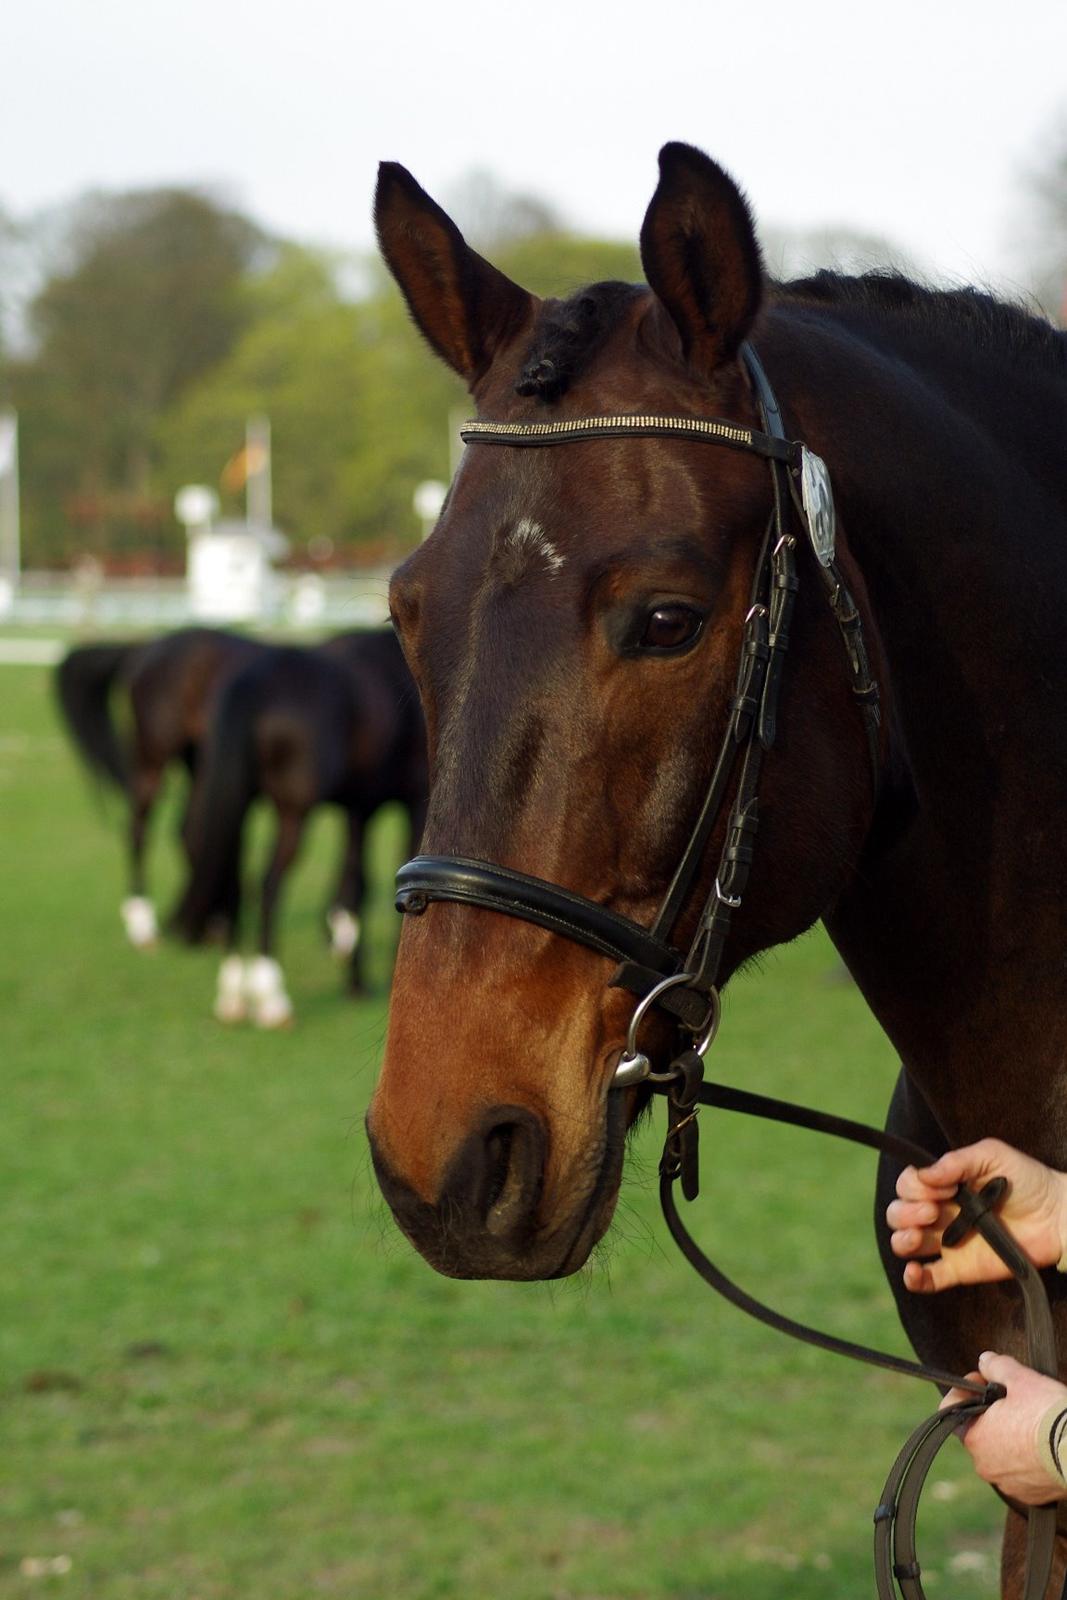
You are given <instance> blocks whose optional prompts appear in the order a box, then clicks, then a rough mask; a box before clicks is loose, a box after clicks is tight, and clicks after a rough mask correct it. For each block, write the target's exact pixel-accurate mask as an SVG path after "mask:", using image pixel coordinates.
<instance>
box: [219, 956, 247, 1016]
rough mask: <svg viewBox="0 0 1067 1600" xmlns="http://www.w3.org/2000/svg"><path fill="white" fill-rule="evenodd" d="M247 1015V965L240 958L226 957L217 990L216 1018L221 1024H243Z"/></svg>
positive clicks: (220, 970) (221, 968)
mask: <svg viewBox="0 0 1067 1600" xmlns="http://www.w3.org/2000/svg"><path fill="white" fill-rule="evenodd" d="M247 1015H248V1004H247V1001H246V1000H245V964H244V962H243V961H242V960H241V957H240V956H226V957H225V959H224V960H223V963H222V965H221V967H220V968H219V977H218V983H217V985H216V988H215V1016H216V1017H217V1018H218V1020H219V1022H243V1021H244V1019H245V1017H246V1016H247Z"/></svg>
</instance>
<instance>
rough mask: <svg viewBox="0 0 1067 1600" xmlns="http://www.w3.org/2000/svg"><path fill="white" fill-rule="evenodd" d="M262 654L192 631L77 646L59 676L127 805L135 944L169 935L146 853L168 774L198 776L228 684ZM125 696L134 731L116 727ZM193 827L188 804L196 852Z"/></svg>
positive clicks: (129, 913)
mask: <svg viewBox="0 0 1067 1600" xmlns="http://www.w3.org/2000/svg"><path fill="white" fill-rule="evenodd" d="M262 648H263V646H262V645H261V644H259V643H258V642H257V641H256V640H255V639H250V638H247V637H246V636H245V635H244V634H239V633H230V632H227V631H226V630H224V629H221V628H182V629H179V630H178V631H177V632H176V633H170V634H165V635H163V637H161V638H159V639H152V640H140V641H131V642H114V643H103V644H87V645H77V646H75V647H74V649H72V650H70V651H68V653H67V655H66V656H65V657H64V658H63V660H62V661H61V662H60V664H59V666H58V668H57V670H56V692H57V696H58V699H59V705H60V709H61V711H62V713H63V718H64V721H65V723H66V726H67V730H68V732H69V734H70V736H71V738H72V740H73V742H74V745H75V748H76V749H77V751H78V753H79V754H80V755H81V757H82V759H83V760H84V761H85V762H86V764H87V765H88V767H89V769H90V770H91V771H92V772H93V773H94V774H95V775H96V776H98V777H101V778H104V779H105V780H107V781H109V782H111V783H113V784H114V785H115V786H116V787H117V788H118V789H119V790H121V792H122V794H123V795H124V797H125V799H126V804H127V807H128V813H129V814H128V836H127V837H128V873H129V879H128V893H127V895H126V897H125V899H124V900H123V901H122V904H121V908H120V909H121V914H122V921H123V926H124V927H125V930H126V936H127V938H128V939H129V940H130V943H131V944H133V945H134V946H135V947H138V948H142V949H143V948H146V947H148V946H149V945H152V944H154V943H155V941H156V939H157V938H158V934H159V922H158V918H157V916H156V909H155V905H154V903H153V901H152V899H151V897H150V895H149V892H148V883H147V875H146V868H145V851H146V844H147V839H148V828H149V823H150V820H151V815H152V811H153V809H154V808H155V805H156V801H157V800H158V798H159V793H160V789H161V787H162V784H163V779H164V776H165V774H166V771H167V769H168V768H169V767H170V766H171V765H172V764H179V763H180V764H181V765H182V766H183V767H184V768H185V770H186V772H187V774H188V776H189V778H190V780H191V779H192V777H193V775H194V773H195V770H196V762H197V754H198V751H199V749H200V746H201V744H202V742H203V739H204V736H205V733H206V730H207V726H208V723H209V721H210V717H211V712H212V707H213V704H214V701H215V698H216V696H217V694H218V691H219V689H220V687H221V685H222V684H223V683H224V682H225V680H226V678H227V677H228V676H229V675H230V674H231V673H232V672H234V671H236V670H237V668H238V667H239V666H241V665H242V664H243V663H245V662H247V661H249V660H251V658H252V656H253V655H255V654H256V652H257V651H259V650H261V649H262ZM116 693H120V694H122V695H123V696H124V697H125V698H126V700H127V701H128V705H129V728H128V730H127V729H125V728H120V726H119V725H118V724H117V723H116V720H115V715H114V710H115V707H114V698H113V697H114V696H115V694H116ZM188 820H189V819H188V803H187V804H186V809H185V813H184V816H183V819H182V823H181V830H180V831H181V837H182V841H183V843H184V844H185V846H186V850H188Z"/></svg>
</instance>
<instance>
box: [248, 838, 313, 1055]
mask: <svg viewBox="0 0 1067 1600" xmlns="http://www.w3.org/2000/svg"><path fill="white" fill-rule="evenodd" d="M306 819H307V813H306V812H305V811H279V812H278V832H277V834H276V836H275V840H274V852H273V854H272V856H271V859H270V865H269V866H268V867H267V871H266V874H265V875H264V878H263V888H262V892H261V898H260V940H259V952H260V953H259V955H258V956H255V957H253V959H252V960H251V961H250V962H249V963H248V973H247V990H248V997H249V1002H250V1005H251V1010H252V1021H253V1022H254V1023H255V1024H256V1026H257V1027H259V1028H284V1027H286V1026H287V1025H288V1024H289V1023H290V1022H291V1021H292V1017H293V1003H292V1001H291V1000H290V998H289V996H288V994H287V993H286V989H285V978H284V975H283V973H282V969H281V966H280V965H279V963H278V962H277V961H276V960H275V957H274V953H273V952H274V930H275V920H276V915H277V910H278V899H279V895H280V893H281V886H282V882H283V881H284V878H285V875H286V873H287V872H288V871H289V868H290V867H291V866H292V864H293V862H294V860H295V859H296V853H297V850H298V849H299V848H300V840H301V837H302V835H303V832H304V823H305V821H306Z"/></svg>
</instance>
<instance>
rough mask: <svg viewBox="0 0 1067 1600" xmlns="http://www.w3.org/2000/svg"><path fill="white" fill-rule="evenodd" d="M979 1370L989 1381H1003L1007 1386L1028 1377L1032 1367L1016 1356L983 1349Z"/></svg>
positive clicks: (979, 1358) (979, 1360) (979, 1359)
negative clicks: (1018, 1359) (1025, 1364)
mask: <svg viewBox="0 0 1067 1600" xmlns="http://www.w3.org/2000/svg"><path fill="white" fill-rule="evenodd" d="M978 1371H979V1372H980V1374H981V1375H982V1377H983V1378H985V1380H986V1382H987V1383H1002V1384H1003V1385H1004V1387H1005V1389H1006V1388H1008V1386H1009V1385H1010V1384H1012V1383H1018V1381H1019V1379H1020V1378H1024V1377H1027V1376H1028V1375H1029V1374H1030V1373H1031V1371H1032V1369H1031V1368H1029V1367H1024V1366H1023V1364H1022V1362H1021V1361H1016V1359H1015V1357H1014V1356H1002V1355H998V1354H997V1352H996V1351H995V1350H983V1352H982V1354H981V1355H980V1356H979V1357H978Z"/></svg>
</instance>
